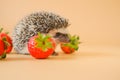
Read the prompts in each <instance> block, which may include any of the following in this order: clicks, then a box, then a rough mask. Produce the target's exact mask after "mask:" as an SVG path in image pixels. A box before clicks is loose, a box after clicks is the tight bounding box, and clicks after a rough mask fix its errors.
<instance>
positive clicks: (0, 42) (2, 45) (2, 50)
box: [0, 38, 4, 56]
mask: <svg viewBox="0 0 120 80" xmlns="http://www.w3.org/2000/svg"><path fill="white" fill-rule="evenodd" d="M3 53H4V43H3V41H2V39H1V38H0V56H1V55H2V54H3Z"/></svg>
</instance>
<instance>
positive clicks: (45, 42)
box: [35, 33, 53, 51]
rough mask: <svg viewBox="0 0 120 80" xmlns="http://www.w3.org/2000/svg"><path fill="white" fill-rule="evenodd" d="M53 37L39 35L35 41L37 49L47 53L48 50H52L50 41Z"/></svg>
mask: <svg viewBox="0 0 120 80" xmlns="http://www.w3.org/2000/svg"><path fill="white" fill-rule="evenodd" d="M50 38H51V37H50V36H49V35H46V36H45V35H43V34H40V33H38V37H37V38H36V39H35V41H36V43H37V45H36V47H37V48H41V49H42V50H43V51H46V50H47V49H48V48H52V47H53V46H52V43H51V42H50V41H49V39H50Z"/></svg>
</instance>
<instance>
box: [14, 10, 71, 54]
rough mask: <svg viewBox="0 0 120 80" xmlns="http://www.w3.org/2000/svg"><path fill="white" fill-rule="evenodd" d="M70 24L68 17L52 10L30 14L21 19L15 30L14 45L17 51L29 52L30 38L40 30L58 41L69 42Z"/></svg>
mask: <svg viewBox="0 0 120 80" xmlns="http://www.w3.org/2000/svg"><path fill="white" fill-rule="evenodd" d="M68 26H69V23H68V19H66V18H63V17H61V16H59V15H57V14H54V13H51V12H46V11H41V12H35V13H32V14H29V15H27V16H26V17H24V18H23V19H22V20H20V21H19V22H18V24H17V25H16V26H15V28H14V30H13V34H12V38H13V47H14V49H15V51H16V52H17V53H20V54H29V52H28V49H27V43H28V40H29V39H30V38H31V37H32V36H34V35H37V34H38V32H40V33H42V34H49V35H50V36H52V37H53V38H54V40H55V41H56V43H60V42H69V40H70V39H69V37H68V34H69V33H68V31H67V27H68Z"/></svg>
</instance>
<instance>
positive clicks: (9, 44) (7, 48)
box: [0, 28, 13, 53]
mask: <svg viewBox="0 0 120 80" xmlns="http://www.w3.org/2000/svg"><path fill="white" fill-rule="evenodd" d="M2 30H3V28H1V29H0V37H1V38H2V40H3V42H4V44H5V45H4V48H5V53H10V52H11V50H12V47H13V45H12V39H11V38H10V37H9V36H8V35H7V34H8V33H1V32H2Z"/></svg>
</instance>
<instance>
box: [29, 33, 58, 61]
mask: <svg viewBox="0 0 120 80" xmlns="http://www.w3.org/2000/svg"><path fill="white" fill-rule="evenodd" d="M55 46H56V45H55V42H54V40H53V39H52V38H51V37H50V36H48V35H46V36H45V35H43V34H40V33H38V35H36V36H33V37H31V38H30V40H29V42H28V51H29V52H30V54H31V55H32V56H33V57H35V58H37V59H44V58H47V57H48V56H49V55H51V54H52V53H53V52H54V49H55Z"/></svg>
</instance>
